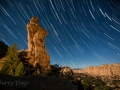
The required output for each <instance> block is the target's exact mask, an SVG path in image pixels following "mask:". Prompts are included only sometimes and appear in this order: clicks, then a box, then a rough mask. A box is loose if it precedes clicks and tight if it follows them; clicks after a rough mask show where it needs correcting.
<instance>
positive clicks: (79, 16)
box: [0, 0, 120, 68]
mask: <svg viewBox="0 0 120 90" xmlns="http://www.w3.org/2000/svg"><path fill="white" fill-rule="evenodd" d="M32 16H37V17H38V18H39V19H40V20H39V21H40V25H41V26H42V27H43V28H44V29H46V30H48V32H49V34H48V36H47V38H46V43H45V45H46V47H47V51H48V53H49V54H50V57H51V59H50V62H51V64H59V65H62V66H70V67H71V68H82V67H87V66H89V65H93V66H94V65H100V64H111V63H118V62H120V1H119V0H1V1H0V41H3V42H4V43H6V44H7V45H9V46H11V45H12V44H13V43H17V45H18V46H19V50H21V49H27V42H28V41H27V29H26V25H27V23H28V22H29V21H30V19H31V17H32Z"/></svg>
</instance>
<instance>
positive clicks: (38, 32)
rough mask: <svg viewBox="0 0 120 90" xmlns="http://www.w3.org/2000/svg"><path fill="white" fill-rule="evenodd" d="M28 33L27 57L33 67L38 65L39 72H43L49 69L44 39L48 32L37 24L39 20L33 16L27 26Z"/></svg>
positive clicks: (48, 57) (48, 58)
mask: <svg viewBox="0 0 120 90" xmlns="http://www.w3.org/2000/svg"><path fill="white" fill-rule="evenodd" d="M27 32H28V57H29V59H30V60H29V63H30V64H32V65H33V66H35V65H39V66H40V71H41V72H44V71H45V70H46V69H49V68H50V56H49V55H48V53H47V50H46V47H45V38H46V36H47V35H48V31H46V30H45V29H44V28H42V27H41V26H40V24H39V19H38V18H37V17H35V16H33V17H32V18H31V20H30V22H29V23H28V24H27Z"/></svg>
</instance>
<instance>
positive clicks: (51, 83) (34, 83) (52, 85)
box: [0, 75, 77, 90]
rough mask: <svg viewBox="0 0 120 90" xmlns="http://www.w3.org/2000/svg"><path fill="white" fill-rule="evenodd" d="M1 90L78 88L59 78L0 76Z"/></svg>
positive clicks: (60, 89)
mask: <svg viewBox="0 0 120 90" xmlns="http://www.w3.org/2000/svg"><path fill="white" fill-rule="evenodd" d="M0 90H77V88H76V86H75V85H74V84H72V83H71V82H69V81H67V80H63V79H61V78H60V77H57V76H47V77H40V76H32V75H29V76H23V77H13V76H9V75H0Z"/></svg>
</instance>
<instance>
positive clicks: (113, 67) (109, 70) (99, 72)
mask: <svg viewBox="0 0 120 90" xmlns="http://www.w3.org/2000/svg"><path fill="white" fill-rule="evenodd" d="M73 72H74V73H83V74H89V75H91V76H105V77H114V76H118V77H120V63H116V64H102V65H100V66H89V67H87V68H82V69H79V70H73Z"/></svg>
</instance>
